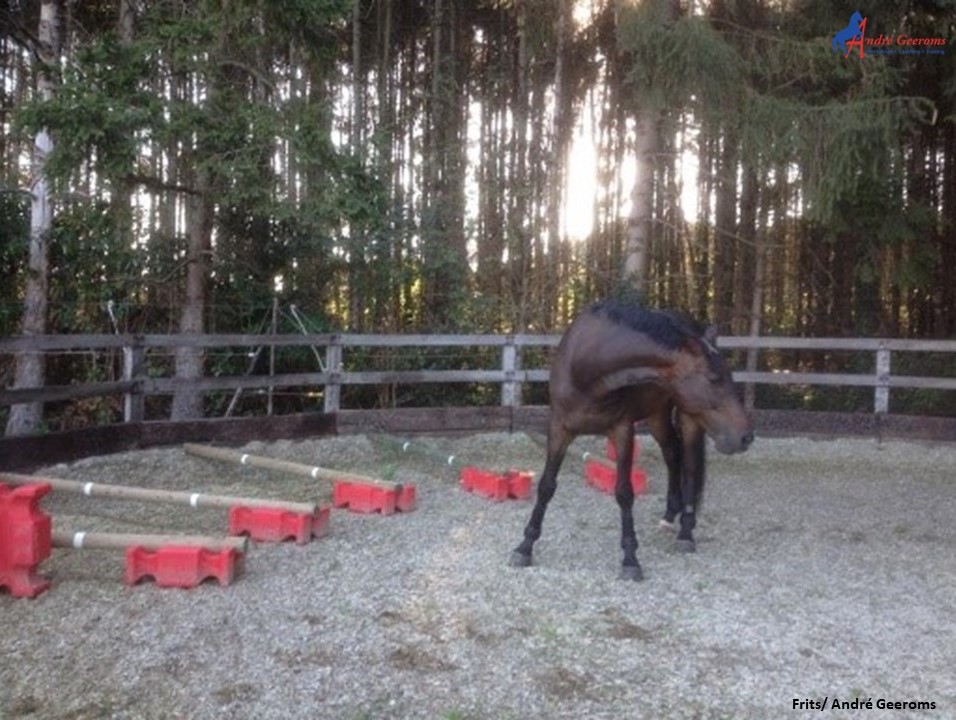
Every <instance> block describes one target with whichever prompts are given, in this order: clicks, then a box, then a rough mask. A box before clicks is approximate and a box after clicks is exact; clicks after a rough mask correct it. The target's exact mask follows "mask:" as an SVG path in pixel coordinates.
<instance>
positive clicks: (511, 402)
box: [501, 335, 521, 407]
mask: <svg viewBox="0 0 956 720" xmlns="http://www.w3.org/2000/svg"><path fill="white" fill-rule="evenodd" d="M519 364H520V362H519V359H518V346H517V345H516V344H515V337H514V335H508V336H507V337H506V338H505V344H504V345H502V346H501V369H502V371H504V373H505V379H504V381H503V382H502V383H501V406H502V407H518V406H519V405H521V383H519V382H518V381H517V380H515V375H516V374H517V371H518V366H519Z"/></svg>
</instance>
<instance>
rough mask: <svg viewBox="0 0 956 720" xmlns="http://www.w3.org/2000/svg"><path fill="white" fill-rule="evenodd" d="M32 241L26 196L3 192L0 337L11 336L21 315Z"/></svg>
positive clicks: (0, 198)
mask: <svg viewBox="0 0 956 720" xmlns="http://www.w3.org/2000/svg"><path fill="white" fill-rule="evenodd" d="M29 237H30V224H29V202H28V200H27V196H26V194H24V193H17V192H0V277H3V278H6V282H4V283H0V335H12V334H13V333H14V331H15V330H16V327H17V324H18V319H19V317H20V312H21V306H20V303H21V299H20V296H19V292H18V284H17V283H16V282H15V281H16V279H17V278H18V277H19V276H20V274H21V272H22V270H23V268H24V266H25V265H26V258H27V243H28V242H29Z"/></svg>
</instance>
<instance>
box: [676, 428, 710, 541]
mask: <svg viewBox="0 0 956 720" xmlns="http://www.w3.org/2000/svg"><path fill="white" fill-rule="evenodd" d="M678 422H679V423H680V435H681V457H682V462H681V492H680V494H681V498H682V499H683V502H684V507H683V508H682V509H681V516H680V530H678V532H677V549H678V550H679V551H681V552H694V551H695V550H696V549H697V545H696V543H695V542H694V528H695V527H696V526H697V510H698V509H699V508H700V502H701V499H702V498H703V496H704V480H705V479H706V474H705V473H706V456H705V448H706V445H705V436H704V430H703V428H702V427H701V426H700V425H698V424H697V423H696V422H694V421H693V420H691V419H690V418H688V417H686V416H684V415H681V416H680V418H679V420H678Z"/></svg>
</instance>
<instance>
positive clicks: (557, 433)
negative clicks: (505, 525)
mask: <svg viewBox="0 0 956 720" xmlns="http://www.w3.org/2000/svg"><path fill="white" fill-rule="evenodd" d="M571 439H572V438H571V434H570V433H569V432H568V431H567V430H565V429H564V428H563V427H559V426H556V425H555V424H552V427H551V429H550V430H549V432H548V457H547V459H546V460H545V463H544V472H543V473H541V479H540V480H539V481H538V499H537V501H536V502H535V504H534V509H533V510H532V511H531V518H530V519H529V520H528V524H527V526H526V527H525V529H524V540H522V541H521V544H520V545H518V547H516V548H515V549H514V551H513V552H512V553H511V565H512V566H513V567H528V566H529V565H531V555H532V552H533V550H534V544H535V542H536V541H537V540H538V538H540V537H541V524H542V522H544V513H545V511H546V510H547V509H548V503H549V502H551V498H552V497H554V491H555V490H557V487H558V471H559V470H560V469H561V463H562V462H563V461H564V455H565V453H567V451H568V445H570V443H571Z"/></svg>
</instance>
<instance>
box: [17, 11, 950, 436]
mask: <svg viewBox="0 0 956 720" xmlns="http://www.w3.org/2000/svg"><path fill="white" fill-rule="evenodd" d="M854 11H859V12H860V13H861V15H862V16H863V17H865V18H866V19H867V26H866V36H867V37H870V38H876V37H878V36H882V37H883V38H892V39H893V40H892V42H891V43H890V44H889V45H886V46H884V47H883V48H882V50H880V49H877V48H876V47H871V46H866V47H865V48H864V52H863V56H862V57H860V56H859V53H858V51H857V50H856V49H853V48H851V51H850V52H849V53H848V54H845V53H844V52H843V50H842V49H838V50H835V49H834V47H833V46H832V40H833V37H834V35H836V33H837V32H839V31H840V30H842V29H843V28H845V27H846V26H847V23H848V21H849V19H850V17H851V14H852V13H853V12H854ZM954 35H956V0H936V1H932V0H927V1H919V0H910V1H908V2H892V3H890V2H875V1H869V2H863V1H860V2H830V1H826V2H824V1H823V0H712V1H711V2H707V1H706V0H684V1H683V2H677V1H676V0H354V2H353V1H352V0H288V1H285V2H270V1H269V0H196V1H194V2H190V1H187V0H20V1H17V0H10V1H9V2H7V3H5V6H4V9H0V75H2V85H0V124H2V133H0V273H2V278H3V282H2V283H0V335H10V334H17V333H26V334H32V333H43V332H47V333H68V332H72V333H76V332H91V333H92V332H123V333H195V332H258V331H262V330H263V329H265V328H267V327H268V318H269V317H270V314H271V312H272V308H273V304H274V303H278V306H279V307H282V308H285V307H290V306H292V305H295V307H296V308H297V309H298V312H299V317H300V319H301V320H302V321H303V323H304V325H305V326H307V327H308V329H309V330H312V331H330V330H344V331H349V332H378V333H389V332H395V333H401V332H433V333H438V332H483V333H489V332H493V333H510V332H559V331H560V330H561V329H563V328H564V327H565V326H566V324H567V323H568V322H569V320H570V318H572V317H573V315H574V314H575V313H576V312H577V311H579V310H580V309H581V308H582V307H583V306H584V305H586V304H587V303H588V302H590V301H592V300H593V299H596V298H600V297H603V296H606V295H609V294H612V293H614V292H619V291H620V290H621V289H622V288H624V289H630V290H637V291H639V292H640V293H641V294H642V295H643V297H644V298H645V301H646V302H647V304H648V305H651V306H670V307H678V308H682V309H685V310H687V311H689V312H690V313H691V314H693V315H696V316H698V317H700V318H702V319H709V320H711V321H713V322H716V323H717V325H718V326H719V328H720V330H721V331H722V332H723V333H730V334H748V333H749V334H782V335H798V336H827V337H830V336H851V337H859V336H885V337H921V338H952V337H953V336H954V332H956V282H954V281H953V279H952V272H953V270H954V268H956V46H954V43H953V38H954ZM899 38H927V39H933V40H934V44H931V45H924V44H919V45H913V44H910V45H902V44H900V43H899V41H898V39H899ZM286 329H287V330H288V331H297V329H296V328H295V327H291V326H290V327H288V328H286ZM306 359H307V358H306ZM831 361H832V362H836V360H834V359H833V358H828V357H827V356H824V355H821V354H819V353H818V354H816V355H814V356H813V357H812V358H811V357H808V358H806V360H805V362H806V363H807V364H809V365H813V366H815V369H824V366H827V365H828V363H831ZM857 361H859V362H860V363H862V364H863V365H864V366H865V365H867V364H869V365H870V366H871V365H872V357H867V358H863V359H859V360H856V359H853V358H850V359H847V358H844V359H843V361H842V362H844V364H846V363H847V362H849V363H850V364H851V365H852V364H853V363H854V362H857ZM169 362H170V363H171V365H172V366H174V369H173V372H175V373H176V375H177V376H181V377H195V376H197V375H199V374H202V373H203V372H215V371H217V369H216V368H214V367H212V366H214V365H216V363H217V362H218V361H217V359H216V358H215V357H210V356H208V355H207V356H204V355H202V354H199V353H198V352H196V351H189V350H184V351H181V352H178V353H177V354H176V355H175V357H171V358H170V359H169ZM245 362H246V361H245V360H244V359H243V358H230V359H228V363H236V364H237V368H241V369H235V370H234V372H236V373H240V372H242V371H244V370H245ZM765 362H767V363H770V364H771V365H772V364H773V362H775V361H774V359H773V356H769V357H768V359H767V360H765ZM777 362H783V361H781V360H780V359H779V358H778V360H777ZM786 362H787V363H790V364H791V365H792V364H793V363H799V362H803V361H801V360H800V359H799V358H798V359H793V358H789V359H787V360H786ZM919 362H921V363H922V364H923V365H924V367H922V368H921V370H922V371H933V370H934V367H933V366H934V365H936V366H939V367H942V366H943V365H945V360H944V359H943V358H933V357H931V356H930V357H928V358H924V359H922V360H920V361H919ZM225 364H227V361H226V360H223V361H222V365H221V366H220V367H219V368H218V370H223V369H224V367H225ZM117 367H118V366H117V364H116V362H115V358H112V359H111V358H105V359H104V358H103V357H90V358H79V359H77V358H73V359H66V360H63V361H58V362H50V363H46V362H44V358H43V356H42V355H33V354H29V355H27V354H23V355H21V356H18V357H17V358H16V360H14V358H12V357H6V358H2V359H0V380H2V381H3V384H4V385H11V384H12V385H13V386H15V387H30V386H37V385H42V384H44V383H49V384H65V383H68V382H70V381H72V380H75V379H77V378H78V377H86V378H92V379H97V378H100V379H103V378H106V379H109V378H110V377H113V376H114V375H115V374H116V372H117ZM937 369H938V368H937ZM865 371H872V367H866V368H865ZM937 374H941V373H937ZM774 393H776V394H777V397H776V399H777V401H778V402H782V403H784V404H795V405H798V406H802V407H836V408H840V409H852V408H853V407H855V406H856V405H859V404H860V403H861V402H863V405H866V402H868V401H866V400H865V399H864V400H861V397H863V398H865V396H860V395H859V394H857V395H854V394H853V393H852V392H851V393H850V394H849V395H839V394H825V395H821V394H815V393H813V392H809V391H807V392H802V393H801V394H800V395H799V397H793V396H791V397H789V398H788V397H784V396H783V395H781V393H783V391H781V390H778V389H774V388H767V389H766V398H765V401H766V402H772V401H773V397H774ZM950 395H952V393H950ZM899 397H900V398H902V400H903V401H904V402H905V403H906V404H905V407H904V409H906V410H908V411H920V410H928V411H931V412H954V411H956V402H954V401H953V400H952V398H947V399H943V400H940V399H939V394H937V395H934V396H932V398H931V399H928V398H927V397H923V396H921V395H920V394H919V393H916V394H911V395H906V394H905V393H901V394H899ZM215 402H216V401H215V399H212V400H211V399H210V398H209V397H207V398H205V400H204V399H203V398H202V397H201V396H199V395H196V394H193V396H192V397H181V398H173V399H172V400H170V403H171V404H167V405H166V406H164V408H163V409H162V412H168V413H169V414H171V415H172V416H173V417H191V416H197V415H201V414H204V413H205V414H209V413H210V412H213V411H214V410H215V409H214V408H213V407H211V405H210V403H213V404H215ZM290 402H291V401H290ZM369 402H372V401H369ZM204 403H205V405H204ZM72 412H73V413H74V414H76V413H77V412H79V414H80V415H81V416H83V417H82V418H81V420H80V422H82V421H83V420H85V419H86V418H85V416H86V415H91V416H93V415H99V416H102V415H104V414H105V415H107V416H108V415H110V414H111V413H112V414H114V415H115V413H116V412H117V410H116V407H115V404H114V405H109V404H108V403H107V405H106V406H95V405H94V406H90V407H87V408H86V409H81V410H80V411H77V410H75V409H74V410H73V411H72ZM54 416H56V411H55V410H54V412H53V415H51V414H50V411H49V409H47V415H46V416H45V417H44V415H43V409H42V408H36V407H33V406H30V405H20V406H15V407H14V411H12V412H10V413H8V417H7V418H6V420H7V430H8V432H24V431H29V430H33V429H36V428H37V427H39V426H42V425H43V423H45V422H46V423H51V422H52V423H53V424H54V425H55V424H56V423H55V422H53V420H51V417H54ZM60 420H62V418H60ZM74 421H75V418H74ZM61 424H62V423H61Z"/></svg>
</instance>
